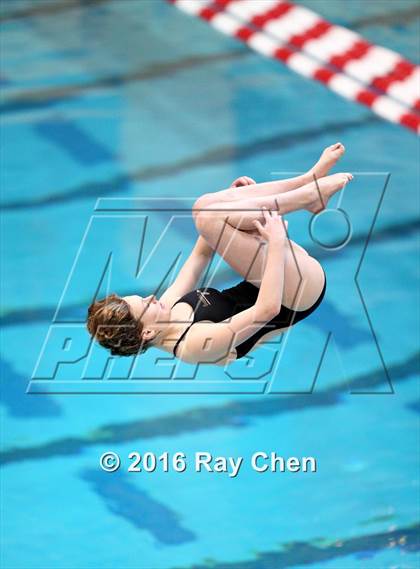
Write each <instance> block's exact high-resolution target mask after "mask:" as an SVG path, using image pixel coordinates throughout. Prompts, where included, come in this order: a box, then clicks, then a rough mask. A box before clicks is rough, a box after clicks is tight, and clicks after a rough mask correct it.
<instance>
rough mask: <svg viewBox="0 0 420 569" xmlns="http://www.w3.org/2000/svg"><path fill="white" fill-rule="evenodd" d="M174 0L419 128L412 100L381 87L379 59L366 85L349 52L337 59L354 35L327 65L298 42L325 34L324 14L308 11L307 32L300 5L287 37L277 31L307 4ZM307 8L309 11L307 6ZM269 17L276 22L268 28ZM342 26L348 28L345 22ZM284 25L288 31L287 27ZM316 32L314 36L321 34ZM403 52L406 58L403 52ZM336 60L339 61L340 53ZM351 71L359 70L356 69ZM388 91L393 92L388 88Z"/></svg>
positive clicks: (340, 90)
mask: <svg viewBox="0 0 420 569" xmlns="http://www.w3.org/2000/svg"><path fill="white" fill-rule="evenodd" d="M169 1H170V2H171V3H172V4H174V5H175V6H177V7H178V8H179V9H181V10H183V11H185V12H187V13H188V14H191V15H195V16H197V17H200V18H202V19H203V20H205V21H207V22H209V23H210V24H211V25H212V26H213V27H214V28H216V29H217V30H219V31H221V32H222V33H224V34H226V35H229V36H232V37H236V38H237V39H239V40H241V41H242V42H244V43H246V44H247V45H248V46H249V47H250V48H252V49H253V50H255V51H257V52H258V53H261V54H262V55H264V56H267V57H272V58H274V59H277V60H279V61H281V62H283V63H284V64H285V65H287V66H288V67H290V68H291V69H293V71H295V72H296V73H298V74H300V75H303V76H305V77H308V78H311V79H315V80H317V81H320V82H322V83H324V84H325V85H327V86H328V88H329V89H331V90H332V91H334V92H335V93H338V94H339V95H341V96H343V97H345V98H347V99H350V100H352V101H356V102H358V103H361V104H363V105H365V106H367V107H369V108H370V109H372V111H373V112H375V113H376V114H378V115H379V116H381V117H382V118H384V119H386V120H389V121H391V122H394V123H398V124H401V125H403V126H405V127H407V128H410V129H411V130H414V131H415V132H419V133H420V115H419V114H418V113H417V112H416V111H415V110H414V109H413V108H407V106H406V105H405V104H403V103H402V102H401V100H402V98H401V97H398V98H399V100H398V101H397V100H394V99H392V98H391V97H390V96H389V95H388V94H386V93H384V89H382V92H381V91H380V90H379V89H378V87H377V86H376V85H374V84H373V82H374V80H375V79H378V77H379V76H378V71H377V70H378V65H379V64H378V65H377V66H376V67H375V71H372V72H371V75H370V76H369V77H370V80H369V84H365V85H361V83H360V80H359V79H355V77H354V76H350V75H349V74H347V69H344V68H345V67H346V65H347V64H350V62H351V59H350V57H351V56H350V55H347V60H348V61H347V64H344V60H341V63H342V64H343V65H342V66H341V68H340V66H339V65H336V64H333V62H332V60H333V58H336V57H338V55H336V54H337V53H340V49H341V50H342V53H344V52H346V53H347V52H349V51H350V48H349V39H348V40H347V43H344V41H343V44H342V45H341V44H340V47H338V46H337V49H335V51H334V52H333V51H332V48H331V47H330V48H329V52H328V53H329V54H330V55H329V60H328V62H327V63H326V64H325V65H322V64H320V62H319V59H320V55H319V51H318V55H317V57H316V58H315V57H314V56H315V54H312V55H309V54H308V53H306V52H304V51H302V50H301V46H299V45H298V44H299V43H300V44H302V46H303V45H305V44H306V45H309V44H310V43H312V42H313V40H312V41H311V42H309V41H308V42H306V41H305V40H304V37H310V36H311V35H312V36H316V37H318V39H321V35H322V34H321V31H320V30H322V29H323V27H328V26H326V25H325V24H323V25H320V26H319V27H318V28H316V30H315V31H314V26H315V22H316V21H317V20H316V18H318V19H319V16H318V15H317V14H315V13H314V12H312V11H310V10H309V11H308V12H310V16H308V15H307V18H306V32H305V27H304V26H303V25H302V23H301V22H300V21H299V23H298V20H300V18H301V15H302V14H300V13H299V11H296V12H295V15H294V16H293V18H294V19H289V20H288V24H287V26H288V29H289V30H290V33H289V34H288V41H283V40H281V39H279V34H278V33H277V32H278V26H279V24H280V21H281V20H282V16H285V15H286V14H287V13H289V12H292V14H293V11H294V10H295V8H299V9H300V8H302V7H300V6H299V7H297V6H295V5H293V4H291V3H290V2H279V1H278V0H213V1H212V0H169ZM302 9H303V10H305V11H307V10H306V8H302ZM310 18H311V20H310ZM270 21H271V28H269V22H270ZM310 21H311V22H312V24H313V25H312V26H311V25H310ZM276 25H277V32H276V34H274V31H275V29H274V28H275V26H276ZM298 26H299V27H298ZM337 27H338V26H337ZM342 29H343V30H345V28H342ZM260 30H263V31H260ZM282 30H283V33H284V28H282ZM296 30H299V34H298V33H297V32H296ZM345 31H348V32H349V33H350V34H353V32H351V31H350V30H345ZM305 33H306V36H305ZM298 35H299V36H300V39H298ZM356 35H357V34H356ZM316 37H315V38H313V39H317V38H316ZM346 37H347V36H346ZM352 37H354V36H352ZM358 37H360V36H358ZM348 38H349V36H348ZM324 40H325V38H324ZM334 41H335V40H334ZM326 44H327V42H326V43H324V48H323V49H324V52H323V53H325V54H326V53H327V47H326ZM313 47H314V46H312V48H313ZM373 47H376V46H373ZM318 49H319V46H318ZM378 49H384V48H378ZM387 51H390V50H387ZM353 53H355V52H353ZM391 53H394V52H391ZM396 55H397V54H396ZM398 57H399V58H400V59H401V60H402V58H401V57H400V56H398ZM355 59H357V58H355ZM333 61H335V62H336V63H337V60H336V59H334V60H333ZM380 69H381V71H380V73H382V72H384V73H387V71H386V70H387V69H388V68H387V67H385V66H384V65H382V67H381V68H380ZM343 71H345V72H343ZM353 71H354V69H353ZM388 74H389V71H388ZM352 75H354V73H352ZM415 76H416V75H415V74H414V75H413V77H415ZM365 77H367V72H366V73H365ZM372 77H375V79H373V80H372ZM382 77H383V75H382ZM413 77H411V78H409V77H406V78H405V80H404V81H406V80H407V79H409V80H410V81H411V83H409V84H410V85H412V84H413V85H414V87H415V81H414V79H413ZM398 83H401V81H396V82H395V84H394V85H392V82H391V81H389V84H388V87H387V88H388V92H389V91H390V90H391V89H392V88H394V89H396V88H397V86H398ZM399 87H400V91H401V88H402V87H401V85H399ZM402 90H403V91H404V93H405V95H404V96H405V100H408V98H409V95H408V93H410V97H411V98H410V100H413V101H414V100H415V99H414V92H415V88H413V89H412V91H413V94H411V91H410V89H409V88H408V87H407V85H406V87H405V88H404V89H402ZM389 94H391V93H390V92H389Z"/></svg>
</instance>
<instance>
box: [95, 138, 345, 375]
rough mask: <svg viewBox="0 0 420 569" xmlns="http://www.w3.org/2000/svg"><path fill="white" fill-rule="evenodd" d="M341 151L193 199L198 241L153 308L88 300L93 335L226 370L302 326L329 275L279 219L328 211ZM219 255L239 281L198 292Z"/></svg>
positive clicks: (339, 180) (135, 301)
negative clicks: (282, 175)
mask: <svg viewBox="0 0 420 569" xmlns="http://www.w3.org/2000/svg"><path fill="white" fill-rule="evenodd" d="M343 153H344V146H343V145H342V144H341V143H336V144H334V145H332V146H329V147H327V148H326V149H325V150H324V152H323V153H322V155H321V157H320V159H319V160H318V162H317V163H316V164H315V166H314V167H313V168H312V169H311V170H309V171H308V172H307V173H306V174H303V175H301V176H297V177H295V178H291V179H288V180H280V181H274V182H266V183H262V184H256V183H255V182H254V180H252V179H251V178H247V177H242V178H238V180H236V181H235V182H233V184H232V186H231V187H230V188H228V189H226V190H222V191H219V192H214V193H208V194H204V195H203V196H201V197H199V198H198V199H197V201H196V202H195V204H194V206H193V211H192V214H193V218H194V222H195V225H196V228H197V231H198V233H199V237H198V240H197V242H196V244H195V246H194V248H193V250H192V253H191V254H190V256H189V257H188V259H187V261H186V262H185V263H184V265H183V267H182V268H181V270H180V271H179V274H178V276H177V278H176V279H175V281H174V283H173V284H172V285H171V286H170V287H169V288H168V289H167V290H166V291H165V292H164V294H163V295H162V296H161V298H160V299H159V300H157V299H156V297H155V296H154V295H150V296H148V297H141V296H138V295H130V296H125V297H119V296H118V295H116V294H111V295H109V296H107V297H106V298H104V299H103V300H100V301H97V302H94V303H93V304H92V305H91V306H90V307H89V312H88V321H87V327H88V330H89V332H90V334H91V335H92V336H93V337H94V338H95V339H96V340H97V341H98V342H99V343H100V344H101V345H102V346H104V347H105V348H108V349H110V350H111V353H112V355H121V356H131V355H135V354H138V353H143V352H145V351H146V349H147V348H148V347H151V346H153V347H156V348H159V349H161V350H164V351H166V352H169V353H173V354H174V355H176V356H177V357H178V358H180V359H181V360H183V361H186V362H190V363H211V364H214V365H226V364H227V363H229V362H231V361H234V360H235V359H238V358H241V357H244V356H245V355H246V354H248V353H249V352H250V351H251V350H252V349H255V348H256V347H257V346H258V345H259V344H260V343H261V342H264V341H267V340H268V339H269V338H270V337H272V336H273V335H277V334H281V333H283V332H284V331H285V330H287V329H288V328H289V327H290V326H293V325H294V324H296V323H297V322H299V321H301V320H303V319H304V318H306V317H307V316H308V315H309V314H311V313H312V312H313V311H314V310H315V309H316V308H317V307H318V306H319V304H320V303H321V301H322V298H323V296H324V294H325V288H326V277H325V273H324V270H323V269H322V267H321V265H320V263H319V262H318V261H317V260H316V259H314V258H313V257H311V256H310V255H309V254H308V253H307V252H306V251H305V250H304V249H303V248H302V247H300V246H299V245H297V244H296V243H294V242H293V241H291V240H290V239H288V238H287V231H286V230H287V222H286V221H284V220H283V219H282V217H281V216H282V215H283V214H286V213H289V212H292V211H296V210H298V209H306V210H308V211H310V212H312V213H317V212H319V211H321V210H322V209H324V208H325V207H326V205H327V203H328V200H329V199H330V198H331V196H332V195H333V194H334V193H335V192H337V191H338V190H340V189H342V188H343V187H344V186H345V185H346V184H347V182H348V181H350V180H351V179H352V178H353V176H352V175H351V174H334V175H331V176H327V174H328V172H329V170H330V169H331V167H332V166H333V165H334V164H335V163H336V162H337V160H338V159H339V158H340V157H341V156H342V154H343ZM238 188H239V189H238ZM215 251H217V252H218V253H219V254H220V255H221V256H222V257H223V259H224V260H225V261H226V262H227V263H228V264H229V265H230V266H231V267H232V268H233V269H234V270H235V271H236V272H238V273H239V274H240V275H241V276H242V277H243V279H244V280H242V281H241V282H240V283H239V284H237V285H236V286H234V287H231V288H228V289H224V290H222V291H219V290H217V289H215V288H211V287H204V288H199V289H196V288H195V287H196V286H197V283H198V282H199V280H200V277H201V275H202V274H203V272H204V270H205V269H206V267H207V266H208V264H209V262H210V260H211V258H212V255H213V254H214V252H215Z"/></svg>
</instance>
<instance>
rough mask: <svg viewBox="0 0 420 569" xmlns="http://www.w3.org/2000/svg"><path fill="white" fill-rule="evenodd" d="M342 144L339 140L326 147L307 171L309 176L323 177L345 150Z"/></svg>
mask: <svg viewBox="0 0 420 569" xmlns="http://www.w3.org/2000/svg"><path fill="white" fill-rule="evenodd" d="M345 150H346V149H345V148H344V145H343V144H341V142H336V143H335V144H332V145H331V146H327V148H326V149H325V150H324V151H323V153H322V154H321V156H320V158H319V160H318V162H317V163H316V164H315V166H314V167H313V168H312V169H311V170H310V171H309V174H310V175H311V178H312V179H314V176H315V178H316V179H319V178H324V177H325V176H326V175H327V174H328V172H329V171H330V170H331V168H332V167H333V166H334V165H335V164H336V163H337V161H338V160H339V159H340V158H341V157H342V156H343V154H344V152H345Z"/></svg>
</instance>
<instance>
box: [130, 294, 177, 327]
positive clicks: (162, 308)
mask: <svg viewBox="0 0 420 569" xmlns="http://www.w3.org/2000/svg"><path fill="white" fill-rule="evenodd" d="M122 298H123V300H125V301H126V302H127V304H128V305H129V306H130V310H131V313H132V315H133V316H134V318H136V319H139V320H141V322H142V324H143V326H144V327H149V326H153V325H154V324H157V323H159V322H160V323H162V322H168V321H169V315H170V309H169V307H167V306H166V305H165V304H163V303H162V302H159V301H158V300H157V298H156V297H155V295H153V294H151V295H149V296H145V297H142V296H138V295H137V294H132V295H129V296H123V297H122Z"/></svg>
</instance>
